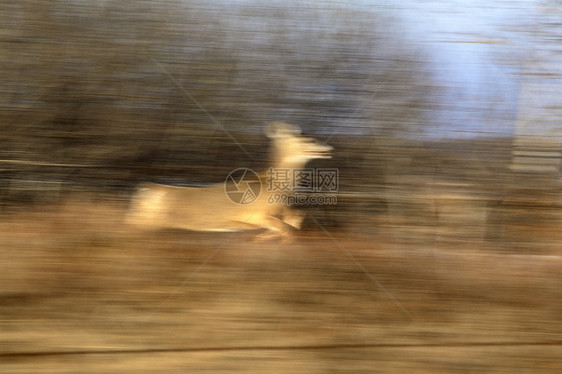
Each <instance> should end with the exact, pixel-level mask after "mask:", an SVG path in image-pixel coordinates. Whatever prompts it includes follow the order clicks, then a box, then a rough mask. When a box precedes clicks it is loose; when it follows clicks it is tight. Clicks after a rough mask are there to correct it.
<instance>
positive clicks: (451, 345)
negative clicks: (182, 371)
mask: <svg viewBox="0 0 562 374" xmlns="http://www.w3.org/2000/svg"><path fill="white" fill-rule="evenodd" d="M524 346H528V347H531V346H533V347H545V346H553V347H557V346H562V340H555V341H547V342H515V341H514V342H511V341H503V342H466V343H462V342H458V343H430V344H422V343H419V344H418V343H411V344H408V343H403V344H400V343H397V344H384V343H383V344H327V345H293V346H292V345H288V346H241V347H207V348H161V349H160V348H154V349H150V348H149V349H106V350H77V351H60V352H57V351H46V352H13V353H0V358H29V357H48V356H77V355H111V354H120V355H121V354H150V353H198V352H201V353H213V352H233V351H306V350H333V349H408V348H478V347H524Z"/></svg>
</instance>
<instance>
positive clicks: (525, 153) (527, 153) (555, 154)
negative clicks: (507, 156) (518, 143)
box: [513, 151, 562, 158]
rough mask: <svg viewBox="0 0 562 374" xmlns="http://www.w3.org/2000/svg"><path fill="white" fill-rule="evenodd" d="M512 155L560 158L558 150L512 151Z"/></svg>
mask: <svg viewBox="0 0 562 374" xmlns="http://www.w3.org/2000/svg"><path fill="white" fill-rule="evenodd" d="M513 155H515V156H517V157H540V158H562V153H560V152H540V151H539V152H531V151H513Z"/></svg>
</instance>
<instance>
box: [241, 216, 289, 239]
mask: <svg viewBox="0 0 562 374" xmlns="http://www.w3.org/2000/svg"><path fill="white" fill-rule="evenodd" d="M248 223H250V224H253V225H255V226H258V227H263V228H266V229H268V231H266V232H264V233H263V234H260V235H258V236H257V237H256V240H270V239H278V238H282V239H283V240H284V241H289V240H291V237H292V232H293V227H292V226H291V225H289V224H287V223H285V222H283V221H282V220H280V219H279V218H275V217H273V216H257V217H253V218H251V219H250V220H249V221H248Z"/></svg>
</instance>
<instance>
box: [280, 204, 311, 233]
mask: <svg viewBox="0 0 562 374" xmlns="http://www.w3.org/2000/svg"><path fill="white" fill-rule="evenodd" d="M305 216H306V214H305V213H304V212H303V211H302V210H297V209H290V208H285V209H283V214H282V217H283V222H285V223H286V224H288V225H291V226H292V227H294V228H295V229H297V230H300V229H301V226H302V221H304V217H305Z"/></svg>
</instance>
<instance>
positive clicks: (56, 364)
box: [0, 197, 562, 373]
mask: <svg viewBox="0 0 562 374" xmlns="http://www.w3.org/2000/svg"><path fill="white" fill-rule="evenodd" d="M125 210H126V203H123V202H116V203H112V202H110V201H109V200H100V201H93V200H91V199H90V200H86V199H84V198H78V197H75V198H70V199H67V200H66V201H65V202H64V203H61V204H59V205H58V206H51V207H44V208H39V207H36V208H29V209H28V210H25V211H23V210H22V211H19V212H14V213H12V214H6V215H4V216H2V221H1V224H0V263H1V264H2V265H1V266H2V271H1V273H0V300H1V303H0V330H1V331H2V334H1V335H0V371H1V372H2V373H115V372H121V373H138V372H145V373H164V372H165V373H169V372H178V373H180V372H181V373H185V372H195V373H199V372H201V373H207V372H208V373H222V372H224V373H226V372H245V373H286V372H293V373H340V372H341V373H343V372H356V373H360V372H365V373H373V372H380V373H403V372H408V373H451V372H458V373H473V372H493V373H514V372H517V373H538V372H541V373H558V372H560V371H561V369H562V359H561V357H562V328H561V327H562V324H561V316H562V288H561V287H560V285H561V284H562V247H561V246H560V243H562V241H561V240H560V239H561V237H560V230H559V228H560V227H558V228H552V229H550V230H549V229H548V228H543V229H542V231H541V232H540V234H539V233H538V232H537V230H538V228H534V229H533V228H531V227H527V228H525V227H508V228H507V229H506V230H507V232H512V233H514V234H515V233H516V234H517V235H519V238H518V240H523V239H524V236H525V235H528V238H527V239H529V240H527V245H526V246H525V247H524V248H523V249H518V250H513V248H510V247H509V246H508V245H507V242H500V243H498V242H494V243H491V242H489V241H485V240H460V239H458V238H457V239H458V240H457V239H455V238H453V237H446V236H439V237H435V239H434V240H423V241H415V240H411V241H408V240H403V239H406V236H407V235H408V232H409V231H408V228H407V227H399V225H398V224H397V223H396V222H397V221H396V222H393V221H392V220H391V219H389V218H388V217H387V218H381V219H377V220H375V219H372V220H371V221H367V220H366V219H365V220H362V219H361V218H356V222H354V221H353V220H352V219H351V218H349V220H350V222H351V224H350V225H349V226H347V228H345V229H338V230H331V231H328V230H326V232H323V231H322V229H321V228H320V227H319V226H316V229H314V225H315V224H314V223H312V224H310V225H309V226H308V227H309V229H307V230H305V231H302V232H299V233H298V234H297V239H296V240H295V241H294V242H293V243H289V244H282V243H279V242H265V243H260V242H255V241H253V240H252V238H253V235H254V234H253V233H250V232H244V233H234V234H228V233H225V234H203V233H195V232H189V231H179V230H178V231H174V230H164V231H159V232H154V233H149V232H139V231H136V230H134V229H133V228H130V227H127V226H124V225H123V224H122V218H123V214H124V212H125ZM319 223H320V225H321V224H322V223H321V222H320V221H319ZM322 227H323V226H322ZM369 227H371V228H372V230H367V228H369ZM377 227H378V228H377ZM375 229H376V230H375ZM418 231H419V230H418ZM526 231H527V232H526ZM412 232H413V231H412ZM411 235H418V234H416V233H414V234H411ZM399 236H401V237H399ZM545 238H550V239H551V240H547V241H543V240H541V239H545ZM533 242H534V243H535V244H536V245H535V246H533V245H531V243H533ZM544 243H548V244H544ZM556 243H558V245H556Z"/></svg>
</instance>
